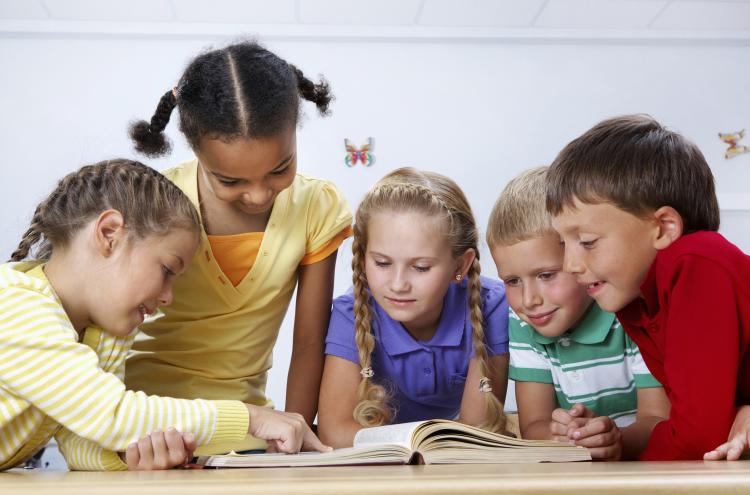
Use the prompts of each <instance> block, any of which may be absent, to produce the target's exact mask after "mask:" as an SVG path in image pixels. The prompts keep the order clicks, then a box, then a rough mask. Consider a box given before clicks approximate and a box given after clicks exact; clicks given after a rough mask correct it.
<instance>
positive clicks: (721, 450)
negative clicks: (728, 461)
mask: <svg viewBox="0 0 750 495" xmlns="http://www.w3.org/2000/svg"><path fill="white" fill-rule="evenodd" d="M729 447H730V444H729V442H726V443H722V444H721V445H719V446H718V447H716V448H715V449H714V450H712V451H711V452H706V453H705V454H703V459H704V460H706V461H720V460H722V459H725V458H726V457H727V452H728V451H729Z"/></svg>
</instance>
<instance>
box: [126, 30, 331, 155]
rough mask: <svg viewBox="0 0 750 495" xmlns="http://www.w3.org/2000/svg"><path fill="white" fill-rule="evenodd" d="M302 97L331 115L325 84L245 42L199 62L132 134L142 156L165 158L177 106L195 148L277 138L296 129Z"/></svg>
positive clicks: (133, 127)
mask: <svg viewBox="0 0 750 495" xmlns="http://www.w3.org/2000/svg"><path fill="white" fill-rule="evenodd" d="M300 97H302V98H303V99H305V100H307V101H311V102H313V103H315V105H316V107H317V108H318V111H319V112H320V114H321V115H327V114H328V113H329V109H328V107H329V104H330V103H331V100H332V99H333V95H332V94H331V91H330V87H329V85H328V82H326V80H325V79H322V78H321V80H320V82H318V83H314V82H312V81H311V80H309V79H308V78H306V77H305V75H304V74H303V73H302V71H301V70H300V69H298V68H297V67H295V66H294V65H292V64H289V63H287V62H286V61H284V60H283V59H281V58H279V57H278V56H277V55H275V54H273V53H271V52H270V51H268V50H266V49H265V48H263V47H262V46H261V45H259V44H258V43H257V42H254V41H245V42H242V43H236V44H233V45H229V46H227V47H226V48H222V49H218V50H211V51H208V52H206V53H203V54H202V55H199V56H198V57H196V58H195V59H194V60H193V61H192V62H191V63H190V64H189V65H188V67H187V69H185V72H184V74H183V75H182V77H181V78H180V80H179V83H178V84H177V86H176V87H175V88H174V89H171V90H169V91H167V92H166V93H164V95H163V96H162V97H161V99H160V100H159V104H158V105H157V107H156V111H155V112H154V115H153V116H152V117H151V121H150V122H147V121H145V120H139V121H136V122H134V123H132V124H131V126H130V132H129V134H130V137H131V139H132V140H133V142H134V144H135V149H136V150H137V151H139V152H140V153H143V154H144V155H147V156H151V157H156V156H162V155H166V154H167V153H169V152H170V151H171V143H170V142H169V140H168V139H167V137H166V136H165V134H164V129H165V128H166V126H167V123H168V122H169V118H170V116H171V114H172V110H174V108H175V107H178V108H179V110H180V130H181V131H182V133H183V134H184V135H185V137H186V138H187V140H188V143H189V144H190V146H192V147H193V149H197V148H198V146H199V143H200V140H201V138H203V137H207V138H210V139H222V140H225V141H231V140H233V139H237V138H267V137H272V136H276V135H278V134H279V133H280V132H282V131H283V130H284V129H286V128H288V127H289V126H292V127H293V126H295V125H296V124H297V121H298V120H299V114H300Z"/></svg>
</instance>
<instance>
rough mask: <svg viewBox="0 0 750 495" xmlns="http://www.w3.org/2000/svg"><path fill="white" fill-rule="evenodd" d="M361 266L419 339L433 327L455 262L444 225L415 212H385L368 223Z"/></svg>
mask: <svg viewBox="0 0 750 495" xmlns="http://www.w3.org/2000/svg"><path fill="white" fill-rule="evenodd" d="M367 234H368V242H367V250H366V252H365V272H366V274H367V283H368V285H369V287H370V291H371V293H372V296H373V297H374V298H375V300H376V301H377V303H378V304H379V305H380V306H381V307H382V308H383V309H384V310H385V312H386V313H388V316H390V317H391V318H393V319H394V320H396V321H399V322H401V323H402V324H403V325H404V327H406V329H407V330H409V332H410V333H411V334H412V335H413V336H414V337H415V338H418V339H422V340H424V339H428V338H429V337H431V336H432V335H433V334H434V331H435V330H436V329H437V324H438V321H439V320H440V313H441V311H442V309H443V299H444V297H445V293H446V292H447V290H448V287H449V284H450V283H451V282H452V281H455V276H456V274H457V273H459V272H458V270H459V263H458V261H457V260H455V259H454V258H453V256H452V253H451V247H450V246H449V244H448V242H447V240H446V238H445V235H444V233H443V228H442V226H441V225H440V224H439V223H438V222H437V221H436V220H435V219H433V218H429V217H426V216H424V215H422V214H419V213H394V212H383V213H378V214H375V215H373V216H372V217H371V218H370V221H369V222H368V225H367Z"/></svg>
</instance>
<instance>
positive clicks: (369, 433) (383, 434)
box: [354, 421, 425, 449]
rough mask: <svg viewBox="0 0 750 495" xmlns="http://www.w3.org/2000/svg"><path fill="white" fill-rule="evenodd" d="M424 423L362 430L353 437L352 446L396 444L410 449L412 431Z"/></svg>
mask: <svg viewBox="0 0 750 495" xmlns="http://www.w3.org/2000/svg"><path fill="white" fill-rule="evenodd" d="M423 423H425V422H424V421H415V422H413V423H400V424H395V425H385V426H375V427H373V428H362V429H361V430H359V431H358V432H357V434H356V435H355V436H354V446H355V447H362V446H365V445H373V444H381V443H388V444H397V445H402V446H404V447H406V448H407V449H411V441H412V436H413V435H414V430H416V429H417V428H418V427H419V426H420V425H422V424H423Z"/></svg>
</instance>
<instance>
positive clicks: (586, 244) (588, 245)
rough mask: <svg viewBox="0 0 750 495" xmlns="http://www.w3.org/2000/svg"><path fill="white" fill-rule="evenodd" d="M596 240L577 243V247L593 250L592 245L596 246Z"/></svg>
mask: <svg viewBox="0 0 750 495" xmlns="http://www.w3.org/2000/svg"><path fill="white" fill-rule="evenodd" d="M597 240H598V239H593V240H590V241H578V244H579V245H580V246H581V247H582V248H583V249H593V248H594V245H595V244H596V241H597Z"/></svg>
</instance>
